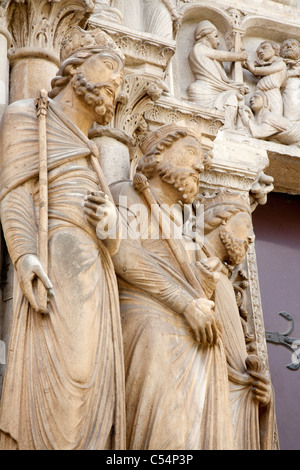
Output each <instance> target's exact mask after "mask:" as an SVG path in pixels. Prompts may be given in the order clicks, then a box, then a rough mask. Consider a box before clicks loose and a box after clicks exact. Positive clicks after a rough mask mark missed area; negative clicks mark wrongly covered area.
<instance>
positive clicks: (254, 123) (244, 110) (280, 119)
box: [239, 90, 300, 147]
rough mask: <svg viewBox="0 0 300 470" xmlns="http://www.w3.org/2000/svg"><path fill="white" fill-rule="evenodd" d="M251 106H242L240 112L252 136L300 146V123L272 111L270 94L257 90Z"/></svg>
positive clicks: (252, 97) (251, 99) (251, 100)
mask: <svg viewBox="0 0 300 470" xmlns="http://www.w3.org/2000/svg"><path fill="white" fill-rule="evenodd" d="M250 108H251V109H249V108H248V107H247V106H246V107H245V106H241V107H240V109H239V114H240V116H241V120H242V122H243V124H244V126H245V128H246V129H247V130H248V131H249V134H250V135H251V137H253V138H255V139H266V140H274V141H276V142H279V143H280V144H283V145H296V146H297V147H299V145H300V123H299V122H297V121H290V120H289V119H287V118H285V117H284V116H282V115H279V114H275V113H273V112H271V106H270V103H269V99H268V95H266V94H265V93H262V92H260V91H258V90H257V91H255V92H254V94H253V96H251V98H250Z"/></svg>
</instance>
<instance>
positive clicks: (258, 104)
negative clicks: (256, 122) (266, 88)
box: [250, 90, 270, 114]
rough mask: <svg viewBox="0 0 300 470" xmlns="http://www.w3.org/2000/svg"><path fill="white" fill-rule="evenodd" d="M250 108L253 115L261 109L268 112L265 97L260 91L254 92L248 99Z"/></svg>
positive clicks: (267, 100)
mask: <svg viewBox="0 0 300 470" xmlns="http://www.w3.org/2000/svg"><path fill="white" fill-rule="evenodd" d="M250 107H251V109H252V111H253V112H254V114H257V113H258V112H259V111H260V110H261V109H264V110H270V102H269V99H268V97H267V95H266V94H265V93H263V92H262V91H260V90H256V91H255V92H254V93H253V95H252V96H251V98H250Z"/></svg>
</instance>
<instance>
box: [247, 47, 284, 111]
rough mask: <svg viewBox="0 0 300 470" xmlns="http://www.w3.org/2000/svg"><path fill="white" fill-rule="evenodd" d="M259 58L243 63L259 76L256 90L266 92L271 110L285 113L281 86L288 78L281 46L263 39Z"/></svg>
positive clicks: (257, 52) (258, 53) (259, 49)
mask: <svg viewBox="0 0 300 470" xmlns="http://www.w3.org/2000/svg"><path fill="white" fill-rule="evenodd" d="M256 54H257V57H258V60H257V61H256V62H255V63H253V62H250V61H246V62H244V63H243V64H242V65H243V67H244V68H245V69H247V70H249V72H251V73H252V74H253V75H255V76H257V77H259V80H258V82H257V84H256V90H257V91H261V92H262V93H264V94H265V95H266V96H267V98H268V101H269V105H270V111H271V112H272V113H274V114H277V115H282V114H283V101H282V96H281V87H282V85H283V83H284V81H285V79H286V64H285V63H284V60H283V59H282V58H281V57H279V46H278V45H277V44H276V43H274V42H272V41H263V42H262V43H261V44H260V45H259V47H258V48H257V51H256Z"/></svg>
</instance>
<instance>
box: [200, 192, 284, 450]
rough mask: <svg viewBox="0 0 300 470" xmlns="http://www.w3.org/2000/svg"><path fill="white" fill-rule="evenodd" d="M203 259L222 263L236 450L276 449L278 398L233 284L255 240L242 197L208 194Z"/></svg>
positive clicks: (218, 292) (220, 287) (218, 305)
mask: <svg viewBox="0 0 300 470" xmlns="http://www.w3.org/2000/svg"><path fill="white" fill-rule="evenodd" d="M199 200H200V202H201V203H202V205H203V210H204V237H205V238H204V246H203V247H202V253H203V254H202V256H205V257H207V258H208V259H209V258H210V257H217V258H219V260H220V261H221V269H220V271H219V279H218V282H217V283H216V286H215V290H214V294H213V296H212V299H213V301H214V302H215V315H216V318H217V320H218V322H219V323H220V325H221V330H222V334H221V338H222V342H223V344H224V347H225V351H226V358H227V367H228V383H229V390H230V403H231V422H232V426H233V432H234V441H233V448H234V449H236V450H259V449H264V450H267V449H268V450H270V449H272V450H274V449H275V448H276V445H277V444H276V442H275V441H274V436H275V429H276V428H275V427H276V423H275V413H274V397H273V392H272V387H271V383H270V378H269V376H268V373H267V371H266V370H264V366H263V364H262V362H261V360H260V359H259V358H258V357H257V356H256V355H253V354H251V355H248V352H247V348H246V338H245V334H244V329H243V326H242V319H241V317H240V312H239V309H238V306H237V301H236V295H235V292H234V288H233V285H232V283H231V280H230V272H231V271H230V269H231V268H232V267H236V266H238V265H240V264H241V263H242V262H243V261H244V260H245V258H246V255H247V250H248V247H249V244H250V243H251V242H253V240H254V234H253V227H252V219H251V212H250V206H249V204H248V202H247V199H246V198H244V197H243V196H242V195H241V194H240V193H239V192H235V191H231V190H225V189H223V190H220V191H218V192H216V193H214V194H212V195H210V194H205V195H203V197H201V198H200V199H199Z"/></svg>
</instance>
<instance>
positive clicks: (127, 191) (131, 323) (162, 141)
mask: <svg viewBox="0 0 300 470" xmlns="http://www.w3.org/2000/svg"><path fill="white" fill-rule="evenodd" d="M200 138H201V137H200V135H199V131H198V132H194V131H193V130H192V129H190V128H187V127H186V126H183V125H182V126H181V125H175V124H174V125H173V124H170V125H166V126H163V127H162V128H160V129H158V130H157V131H153V132H152V133H150V134H149V135H148V136H147V137H146V139H145V140H144V141H143V142H142V144H141V148H142V151H143V154H144V156H143V157H142V159H141V160H140V162H139V164H138V173H137V174H136V175H135V178H134V180H133V183H132V182H130V181H128V182H119V183H115V184H113V185H111V191H112V194H113V195H114V198H115V201H116V204H117V205H118V208H119V212H120V215H121V217H122V219H123V221H124V225H123V236H124V234H125V233H126V235H127V236H126V237H124V238H123V237H122V241H121V244H120V248H119V251H118V253H117V254H116V255H115V256H114V257H113V261H114V265H115V269H116V273H117V276H118V280H119V291H120V303H121V316H122V329H123V341H124V355H125V378H126V413H127V449H134V450H141V449H144V450H146V449H161V450H164V449H168V450H171V449H176V450H178V449H230V448H232V445H233V438H232V436H233V433H232V425H231V421H230V405H229V390H228V379H227V366H226V358H225V355H224V352H223V347H222V344H221V343H220V332H219V329H218V324H217V322H216V320H215V316H214V313H213V307H214V303H213V302H212V301H211V300H210V298H211V295H212V293H213V289H214V285H215V282H216V278H217V266H218V264H219V261H218V259H215V260H213V259H211V260H210V262H209V263H206V261H205V260H202V263H200V261H199V262H197V256H196V253H197V250H196V248H197V246H198V244H197V243H196V241H195V240H193V238H192V237H191V236H188V235H184V234H183V232H182V221H183V216H184V208H186V210H187V209H188V208H190V209H191V203H192V202H193V200H194V198H195V196H196V194H197V192H198V186H199V182H198V180H199V174H200V173H201V172H202V171H203V169H204V160H203V157H204V155H203V151H202V148H201V141H200ZM124 201H125V202H126V204H125V202H124ZM95 213H96V210H95ZM168 229H170V231H169V232H168ZM215 261H216V263H215ZM204 279H205V281H204Z"/></svg>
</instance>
